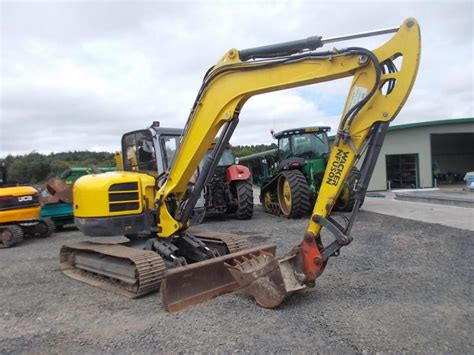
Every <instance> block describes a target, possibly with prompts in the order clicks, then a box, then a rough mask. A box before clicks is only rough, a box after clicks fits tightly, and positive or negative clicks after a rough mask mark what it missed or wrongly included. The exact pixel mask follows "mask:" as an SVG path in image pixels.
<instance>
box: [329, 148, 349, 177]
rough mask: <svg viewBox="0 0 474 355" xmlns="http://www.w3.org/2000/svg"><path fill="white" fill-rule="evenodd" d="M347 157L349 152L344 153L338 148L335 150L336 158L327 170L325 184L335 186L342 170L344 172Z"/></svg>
mask: <svg viewBox="0 0 474 355" xmlns="http://www.w3.org/2000/svg"><path fill="white" fill-rule="evenodd" d="M348 156H349V152H345V151H343V150H341V149H339V148H338V149H337V152H336V156H335V157H334V160H333V161H332V164H331V168H330V170H329V174H328V178H327V180H326V184H329V185H333V186H337V184H338V183H339V180H340V179H341V175H342V170H344V165H346V162H347V158H348Z"/></svg>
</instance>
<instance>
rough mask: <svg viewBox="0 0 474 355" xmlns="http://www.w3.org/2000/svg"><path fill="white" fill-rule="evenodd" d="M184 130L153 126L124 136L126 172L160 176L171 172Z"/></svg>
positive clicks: (123, 158)
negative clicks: (168, 171)
mask: <svg viewBox="0 0 474 355" xmlns="http://www.w3.org/2000/svg"><path fill="white" fill-rule="evenodd" d="M181 134H182V130H181V129H178V128H165V127H155V126H151V127H150V128H148V129H141V130H137V131H132V132H128V133H125V134H124V135H123V136H122V164H123V169H124V170H125V171H135V172H141V173H146V174H150V175H153V176H155V177H157V176H158V175H160V174H162V173H164V172H165V171H167V170H169V169H170V167H171V162H172V161H173V157H174V155H175V154H176V150H177V148H178V145H179V140H180V137H181Z"/></svg>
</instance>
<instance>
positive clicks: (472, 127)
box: [368, 123, 474, 191]
mask: <svg viewBox="0 0 474 355" xmlns="http://www.w3.org/2000/svg"><path fill="white" fill-rule="evenodd" d="M465 132H474V123H465V124H449V125H439V126H427V127H415V128H407V129H400V130H392V131H388V132H387V136H386V137H385V141H384V144H383V147H382V151H381V152H380V156H379V158H378V160H377V165H376V166H375V170H374V174H373V175H372V179H371V180H370V184H369V188H368V190H369V191H377V190H379V191H380V190H386V189H387V170H386V165H385V156H386V155H389V154H418V164H419V165H418V171H419V181H420V187H421V188H427V187H433V181H432V161H431V139H430V136H431V134H442V133H465Z"/></svg>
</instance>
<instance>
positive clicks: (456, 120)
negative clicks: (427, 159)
mask: <svg viewBox="0 0 474 355" xmlns="http://www.w3.org/2000/svg"><path fill="white" fill-rule="evenodd" d="M465 123H474V117H470V118H452V119H447V120H436V121H423V122H416V123H406V124H399V125H396V126H390V127H388V131H398V130H401V129H410V128H423V127H432V126H444V125H453V124H465ZM334 138H335V136H330V137H329V140H334Z"/></svg>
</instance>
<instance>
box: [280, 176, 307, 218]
mask: <svg viewBox="0 0 474 355" xmlns="http://www.w3.org/2000/svg"><path fill="white" fill-rule="evenodd" d="M281 175H282V176H284V177H285V178H286V179H287V180H288V183H289V184H290V189H291V194H292V203H291V205H292V208H291V212H290V215H289V216H288V218H300V217H302V216H305V215H308V214H309V213H310V211H311V202H310V191H309V188H308V182H307V181H306V178H305V177H304V175H303V173H302V172H301V171H299V170H289V171H283V172H282V173H281Z"/></svg>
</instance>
